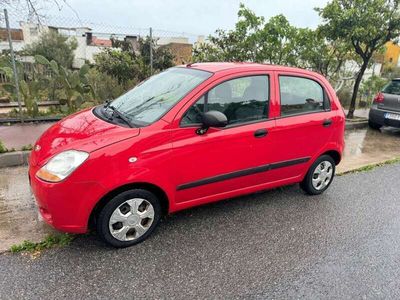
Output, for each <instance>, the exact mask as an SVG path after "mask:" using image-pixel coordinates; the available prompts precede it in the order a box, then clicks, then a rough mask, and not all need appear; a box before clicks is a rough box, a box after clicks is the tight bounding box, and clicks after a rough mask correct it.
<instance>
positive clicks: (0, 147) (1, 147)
mask: <svg viewBox="0 0 400 300" xmlns="http://www.w3.org/2000/svg"><path fill="white" fill-rule="evenodd" d="M7 151H8V150H7V148H6V147H5V146H4V144H3V142H2V141H1V140H0V153H5V152H7Z"/></svg>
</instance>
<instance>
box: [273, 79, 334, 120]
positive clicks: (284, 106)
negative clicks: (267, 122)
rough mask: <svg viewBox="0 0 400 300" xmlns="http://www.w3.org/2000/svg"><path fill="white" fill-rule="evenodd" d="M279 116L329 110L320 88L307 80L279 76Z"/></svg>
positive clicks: (323, 92)
mask: <svg viewBox="0 0 400 300" xmlns="http://www.w3.org/2000/svg"><path fill="white" fill-rule="evenodd" d="M279 88H280V98H281V116H290V115H297V114H304V113H311V112H318V111H324V110H328V109H330V103H329V100H328V98H327V96H326V93H325V91H324V89H323V88H322V86H321V85H320V84H319V83H318V82H316V81H314V80H312V79H309V78H304V77H296V76H279Z"/></svg>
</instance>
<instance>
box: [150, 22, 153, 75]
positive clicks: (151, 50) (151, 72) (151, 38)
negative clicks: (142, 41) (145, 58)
mask: <svg viewBox="0 0 400 300" xmlns="http://www.w3.org/2000/svg"><path fill="white" fill-rule="evenodd" d="M150 75H153V29H152V28H151V27H150Z"/></svg>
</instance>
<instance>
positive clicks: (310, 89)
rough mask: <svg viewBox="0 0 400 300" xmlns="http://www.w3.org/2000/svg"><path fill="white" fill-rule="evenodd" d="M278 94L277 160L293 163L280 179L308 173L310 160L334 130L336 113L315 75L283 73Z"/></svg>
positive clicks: (277, 175) (279, 81)
mask: <svg viewBox="0 0 400 300" xmlns="http://www.w3.org/2000/svg"><path fill="white" fill-rule="evenodd" d="M276 75H277V82H278V85H277V88H278V91H277V93H278V94H279V100H280V113H279V115H280V116H279V117H277V119H276V132H275V134H276V140H277V142H276V147H277V148H278V149H279V151H277V152H275V153H274V156H275V157H274V159H275V160H277V161H287V162H289V166H288V167H286V168H282V169H280V170H279V173H278V172H277V173H276V174H275V175H276V177H277V178H279V179H284V178H289V177H296V176H299V175H301V174H303V173H304V171H305V168H306V167H307V162H308V161H309V160H310V159H311V158H312V157H314V156H315V155H316V154H317V153H319V151H321V149H322V148H323V147H324V146H326V143H327V142H328V141H329V140H330V137H331V136H332V134H333V132H334V129H333V127H334V126H333V122H334V120H335V112H333V111H332V110H331V101H330V98H329V97H328V93H327V89H326V88H325V87H324V86H323V84H322V83H321V82H319V81H318V79H317V78H314V77H312V76H311V75H308V74H307V75H305V74H298V73H288V72H279V73H277V74H276Z"/></svg>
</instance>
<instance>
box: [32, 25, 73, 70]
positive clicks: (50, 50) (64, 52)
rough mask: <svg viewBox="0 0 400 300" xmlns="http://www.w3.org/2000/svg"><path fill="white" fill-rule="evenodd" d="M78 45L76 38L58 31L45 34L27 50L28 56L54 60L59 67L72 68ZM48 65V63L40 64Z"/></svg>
mask: <svg viewBox="0 0 400 300" xmlns="http://www.w3.org/2000/svg"><path fill="white" fill-rule="evenodd" d="M77 46H78V43H77V41H76V39H75V38H68V37H66V36H64V35H62V34H60V33H58V32H56V31H53V30H49V31H48V32H46V33H43V34H42V35H41V36H40V38H39V40H38V41H37V42H35V43H33V44H32V45H29V46H27V47H26V48H25V52H26V53H27V54H28V55H32V56H36V55H41V56H43V57H45V58H46V59H47V60H48V61H52V60H54V61H55V62H56V63H57V64H58V65H59V66H63V67H66V68H71V67H72V61H73V59H74V50H75V49H76V48H77ZM40 63H42V64H46V62H44V61H43V62H40Z"/></svg>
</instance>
